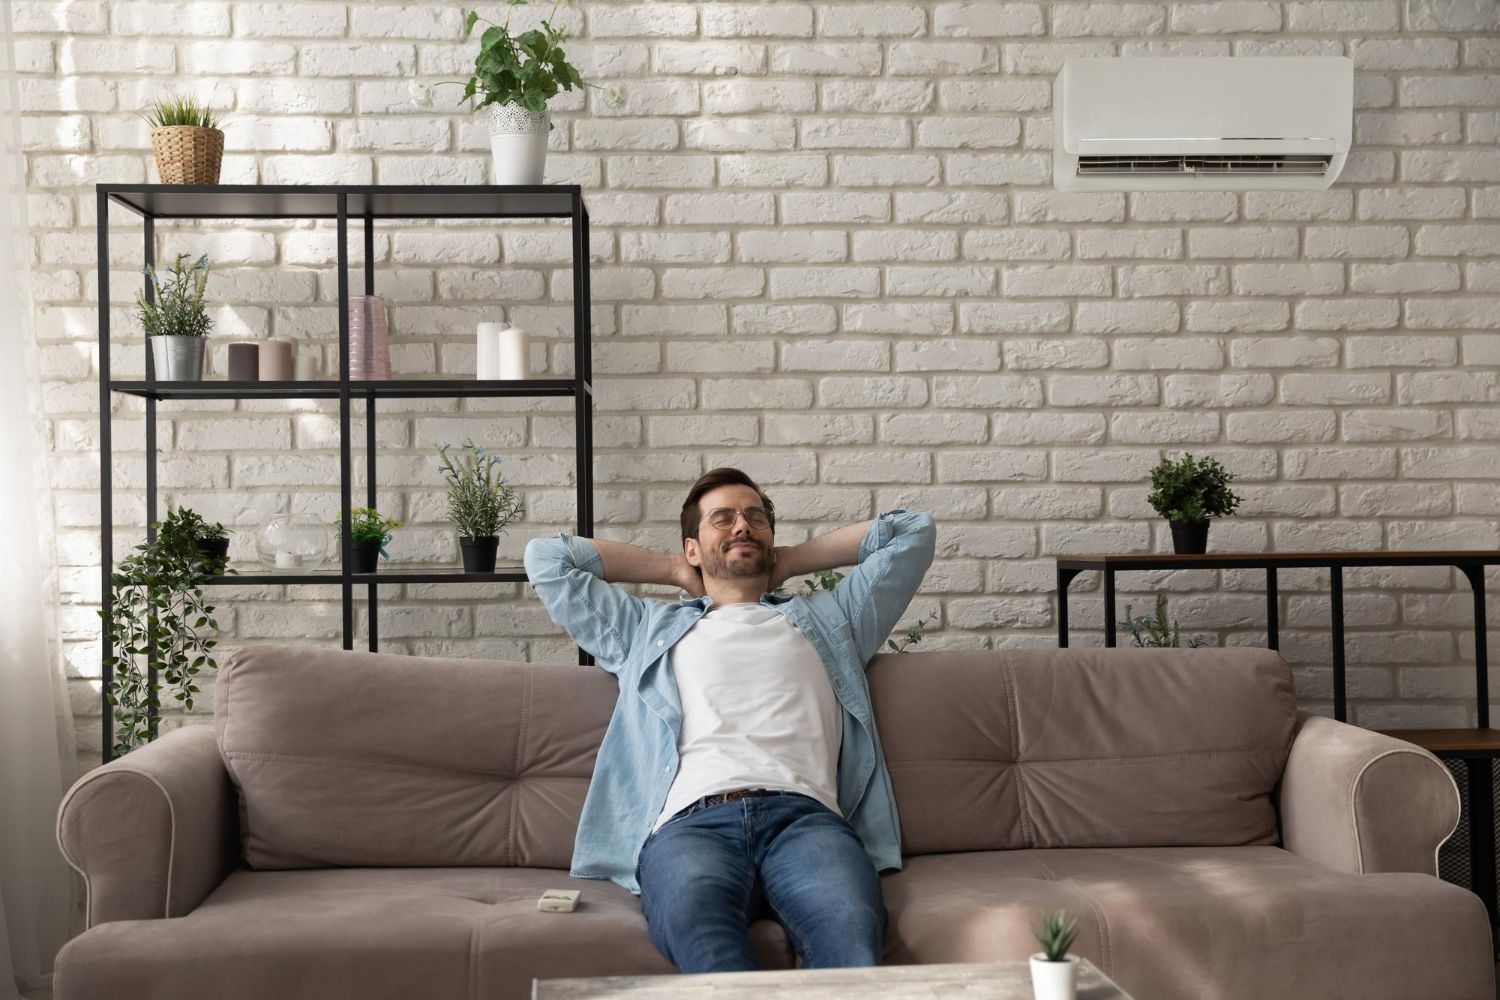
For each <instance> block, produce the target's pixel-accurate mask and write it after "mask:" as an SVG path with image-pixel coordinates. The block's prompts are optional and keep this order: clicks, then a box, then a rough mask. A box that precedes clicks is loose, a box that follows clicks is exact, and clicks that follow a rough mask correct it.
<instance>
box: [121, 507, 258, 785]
mask: <svg viewBox="0 0 1500 1000" xmlns="http://www.w3.org/2000/svg"><path fill="white" fill-rule="evenodd" d="M224 537H226V532H225V530H224V526H223V525H222V524H209V523H207V522H205V521H204V520H203V518H201V517H199V516H198V515H197V514H196V513H195V512H193V511H192V510H190V509H188V508H186V507H180V508H178V509H177V510H176V511H173V512H171V513H170V514H168V515H167V519H166V520H165V521H162V522H161V523H160V524H158V525H157V526H156V537H155V538H153V539H150V540H148V541H146V542H144V543H142V544H141V545H137V546H136V548H135V554H134V555H132V556H129V557H127V558H126V559H124V560H123V561H121V563H120V565H119V566H118V567H117V568H116V569H115V571H114V572H113V573H112V574H110V600H109V606H108V607H107V608H101V609H100V610H99V617H100V618H102V619H103V621H104V636H105V638H106V640H107V641H108V642H109V643H110V645H111V647H112V653H111V655H110V656H108V657H106V658H105V660H104V664H105V665H106V666H108V667H109V668H110V669H111V670H112V671H113V680H112V683H111V685H110V689H109V704H110V705H111V706H112V709H113V715H114V720H115V743H114V747H113V753H114V754H115V755H116V756H118V755H121V754H126V753H129V752H130V751H131V750H132V749H134V748H135V747H138V746H140V745H141V744H143V743H147V742H150V740H151V739H152V738H153V737H154V736H155V735H156V724H155V721H154V718H153V717H154V715H155V714H157V713H158V712H159V711H160V709H161V688H162V685H163V683H165V684H166V685H167V686H168V687H169V688H170V689H171V690H172V697H173V700H175V701H178V702H181V703H182V707H183V708H185V709H187V710H189V711H191V710H192V707H193V696H194V695H196V694H197V693H198V685H197V683H196V678H197V675H198V672H199V671H200V670H201V669H202V668H203V667H205V666H208V667H215V663H214V660H213V648H214V647H215V646H216V645H217V644H218V642H217V640H216V639H214V638H213V636H212V633H214V632H217V631H218V628H219V623H218V621H217V620H215V619H214V617H213V614H214V609H213V606H212V605H210V604H208V603H207V602H206V601H205V600H204V597H203V584H204V582H205V581H206V580H207V579H208V578H209V577H212V576H218V575H220V574H222V573H224V572H226V566H225V561H224V559H223V558H222V557H219V556H213V555H210V554H208V553H207V552H205V551H204V550H203V549H201V548H199V546H198V542H200V541H211V540H214V539H219V538H224ZM228 572H233V571H232V570H228ZM152 668H155V669H156V671H157V679H156V681H155V683H152V682H151V679H150V673H149V671H150V670H151V669H152Z"/></svg>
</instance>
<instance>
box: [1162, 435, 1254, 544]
mask: <svg viewBox="0 0 1500 1000" xmlns="http://www.w3.org/2000/svg"><path fill="white" fill-rule="evenodd" d="M1232 482H1234V476H1233V474H1231V473H1230V472H1229V470H1227V469H1225V468H1224V466H1222V465H1220V464H1219V463H1218V461H1217V460H1216V459H1212V458H1205V459H1203V460H1201V461H1199V460H1197V459H1194V458H1193V456H1192V455H1191V454H1187V455H1184V456H1182V458H1180V459H1178V460H1177V461H1175V462H1174V461H1172V460H1170V459H1166V458H1164V459H1162V460H1161V462H1160V463H1159V464H1158V465H1157V466H1156V468H1154V469H1152V470H1151V493H1150V495H1149V496H1147V497H1146V502H1147V503H1149V504H1150V505H1151V507H1152V509H1153V510H1155V511H1156V512H1157V513H1158V514H1160V515H1161V516H1162V517H1164V518H1166V519H1167V521H1168V523H1169V524H1171V526H1172V549H1173V551H1175V552H1176V553H1177V554H1178V555H1199V554H1201V553H1203V552H1206V551H1207V550H1208V520H1209V518H1212V517H1227V516H1228V515H1230V514H1233V513H1234V512H1235V510H1236V508H1238V507H1239V505H1240V498H1239V496H1238V495H1236V494H1235V492H1234V490H1232V489H1230V488H1229V484H1230V483H1232Z"/></svg>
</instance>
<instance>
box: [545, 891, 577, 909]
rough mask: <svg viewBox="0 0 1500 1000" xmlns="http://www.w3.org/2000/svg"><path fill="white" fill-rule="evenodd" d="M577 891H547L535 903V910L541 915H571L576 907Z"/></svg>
mask: <svg viewBox="0 0 1500 1000" xmlns="http://www.w3.org/2000/svg"><path fill="white" fill-rule="evenodd" d="M578 895H579V891H578V890H577V889H548V890H547V891H546V892H544V893H542V898H541V899H539V900H537V901H536V908H537V909H538V910H541V911H542V912H543V913H572V912H573V911H574V910H575V909H576V908H577V907H578Z"/></svg>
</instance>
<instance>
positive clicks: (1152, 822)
mask: <svg viewBox="0 0 1500 1000" xmlns="http://www.w3.org/2000/svg"><path fill="white" fill-rule="evenodd" d="M868 679H869V683H870V689H871V695H872V697H873V699H874V703H875V717H876V719H877V724H878V727H879V730H880V735H881V739H882V742H883V743H884V749H885V757H886V762H887V764H888V765H889V767H890V772H891V781H892V784H893V786H894V789H895V793H896V801H897V804H898V809H899V812H900V816H901V835H902V849H903V851H904V852H905V853H907V854H928V853H937V852H943V851H980V850H996V849H1007V848H1023V847H1123V846H1129V847H1171V846H1200V847H1213V846H1227V845H1241V844H1270V843H1275V842H1276V839H1277V830H1278V827H1277V819H1276V810H1275V806H1274V804H1273V799H1272V790H1273V789H1274V788H1275V786H1276V783H1277V782H1278V781H1279V780H1280V778H1281V773H1282V770H1283V768H1284V767H1285V765H1286V759H1287V754H1288V753H1289V751H1290V749H1291V743H1292V730H1293V725H1294V723H1295V722H1296V700H1295V697H1294V695H1293V689H1292V679H1291V673H1290V671H1289V670H1288V668H1287V665H1286V662H1285V661H1284V660H1282V658H1281V657H1280V655H1278V654H1277V653H1275V652H1272V651H1270V650H1264V649H1248V648H1246V649H1241V648H1233V649H1205V650H1187V649H1182V650H1176V649H1110V650H1104V649H1089V650H1081V649H1068V650H1014V651H976V652H933V653H918V654H912V653H903V654H900V655H896V654H883V655H881V656H878V657H876V658H875V660H874V661H873V662H872V663H871V665H870V669H869V674H868Z"/></svg>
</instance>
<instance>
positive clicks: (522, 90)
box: [459, 0, 585, 114]
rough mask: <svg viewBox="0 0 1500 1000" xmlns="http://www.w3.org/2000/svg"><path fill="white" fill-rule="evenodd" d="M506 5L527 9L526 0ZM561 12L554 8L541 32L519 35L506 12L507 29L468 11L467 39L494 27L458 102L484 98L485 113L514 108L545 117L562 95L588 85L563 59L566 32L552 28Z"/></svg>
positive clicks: (482, 41) (485, 35) (482, 44)
mask: <svg viewBox="0 0 1500 1000" xmlns="http://www.w3.org/2000/svg"><path fill="white" fill-rule="evenodd" d="M559 2H560V0H559ZM506 6H507V7H508V8H515V7H524V6H526V0H508V2H507V4H506ZM557 7H558V3H554V4H553V5H552V11H551V13H549V14H548V15H547V16H546V17H544V18H542V21H541V26H540V27H539V28H533V29H531V30H530V31H526V32H523V33H521V34H520V35H512V34H511V31H510V15H511V11H510V10H507V11H506V15H505V22H504V23H503V24H495V23H494V22H493V21H489V20H486V19H484V18H482V17H480V16H479V12H478V11H472V10H471V11H469V14H468V17H466V18H465V19H464V37H465V38H468V37H469V36H470V35H472V34H473V32H474V26H475V25H476V24H478V23H479V22H480V21H484V23H485V24H487V25H489V27H488V28H486V29H485V30H484V32H483V33H482V34H481V35H480V36H479V55H478V56H476V57H475V59H474V73H473V75H472V76H470V77H469V81H468V83H466V84H464V93H463V96H462V97H460V98H459V103H462V102H464V101H466V100H472V99H473V98H474V97H475V96H476V95H479V96H480V98H481V100H480V101H479V104H478V105H477V106H478V107H481V108H482V107H485V106H486V105H489V104H512V103H514V104H519V105H521V106H522V107H524V108H526V109H527V110H529V111H531V112H533V113H535V114H540V113H541V112H542V111H544V110H546V107H547V101H549V100H550V99H551V98H553V97H555V96H556V95H557V92H558V91H559V90H572V89H573V88H574V87H582V86H585V84H584V82H583V77H581V76H579V74H578V70H577V69H575V68H574V67H573V66H572V64H571V63H569V62H568V60H567V57H566V56H564V55H563V50H562V43H563V41H564V40H565V39H566V38H567V32H565V31H563V30H562V29H561V28H559V27H557V26H556V25H554V24H553V23H552V18H553V17H554V16H555V15H556V14H557Z"/></svg>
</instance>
